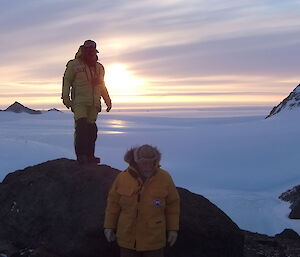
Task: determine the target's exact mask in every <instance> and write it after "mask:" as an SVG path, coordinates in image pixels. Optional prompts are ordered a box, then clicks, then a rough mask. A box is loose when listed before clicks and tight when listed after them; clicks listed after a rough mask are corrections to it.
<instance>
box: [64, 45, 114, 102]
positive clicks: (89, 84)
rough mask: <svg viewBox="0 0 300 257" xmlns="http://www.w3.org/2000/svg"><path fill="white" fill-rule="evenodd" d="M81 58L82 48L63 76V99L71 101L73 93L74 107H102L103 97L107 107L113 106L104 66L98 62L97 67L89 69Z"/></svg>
mask: <svg viewBox="0 0 300 257" xmlns="http://www.w3.org/2000/svg"><path fill="white" fill-rule="evenodd" d="M80 57H81V47H80V48H79V50H78V52H77V54H76V56H75V59H73V60H70V61H69V62H68V63H67V67H66V70H65V73H64V76H63V87H62V99H69V98H70V91H71V99H72V105H76V104H84V105H89V106H92V105H94V106H98V107H100V98H101V96H102V97H103V99H104V101H105V103H106V104H107V105H111V100H110V97H109V94H108V91H107V89H106V86H105V83H104V73H105V71H104V67H103V65H102V64H101V63H99V62H97V63H96V66H95V67H89V66H88V65H87V64H85V63H84V62H83V61H82V60H81V58H80Z"/></svg>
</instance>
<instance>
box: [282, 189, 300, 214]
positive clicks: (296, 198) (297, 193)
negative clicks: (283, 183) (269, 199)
mask: <svg viewBox="0 0 300 257" xmlns="http://www.w3.org/2000/svg"><path fill="white" fill-rule="evenodd" d="M279 199H281V200H283V201H286V202H290V203H291V206H290V209H291V212H290V214H289V218H290V219H300V185H299V186H295V187H293V188H292V189H289V190H287V191H286V192H284V193H282V194H281V195H280V196H279Z"/></svg>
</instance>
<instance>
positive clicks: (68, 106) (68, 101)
mask: <svg viewBox="0 0 300 257" xmlns="http://www.w3.org/2000/svg"><path fill="white" fill-rule="evenodd" d="M63 104H64V105H65V106H66V107H67V108H68V109H69V108H70V107H71V106H72V101H71V100H70V98H63Z"/></svg>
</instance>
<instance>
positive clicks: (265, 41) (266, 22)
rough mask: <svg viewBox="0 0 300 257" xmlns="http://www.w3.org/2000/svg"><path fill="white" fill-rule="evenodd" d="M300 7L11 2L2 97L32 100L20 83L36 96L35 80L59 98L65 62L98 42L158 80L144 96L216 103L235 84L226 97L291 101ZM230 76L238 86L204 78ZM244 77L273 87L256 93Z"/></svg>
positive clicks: (255, 2) (1, 64)
mask: <svg viewBox="0 0 300 257" xmlns="http://www.w3.org/2000/svg"><path fill="white" fill-rule="evenodd" d="M299 7H300V1H292V0H288V1H279V0H240V1H221V0H211V1H204V0H186V1H183V0H176V1H175V0H172V1H171V0H165V1H161V0H151V1H150V0H143V1H125V0H116V1H109V0H104V1H89V2H87V1H83V0H74V1H62V0H39V1H38V0H30V1H21V0H18V1H11V2H9V1H7V2H4V3H2V4H1V9H2V10H5V11H3V12H2V15H1V16H0V24H1V25H0V33H1V35H4V36H2V37H1V38H0V51H1V58H0V90H1V91H2V92H3V91H4V92H6V86H5V85H6V83H7V82H8V83H12V84H13V83H15V84H14V86H12V88H13V89H14V90H20V92H22V90H23V92H24V94H25V90H26V89H24V88H23V87H22V86H21V84H20V83H17V82H21V81H23V82H25V84H26V83H27V86H28V87H29V88H30V86H29V85H31V84H30V83H31V81H32V80H35V81H41V83H42V84H43V81H45V83H44V85H47V84H46V81H50V82H51V85H49V92H50V93H49V94H52V90H53V89H54V88H55V87H56V88H57V90H58V91H59V90H60V83H61V77H62V74H63V71H64V68H65V64H66V62H67V61H68V60H69V59H72V58H73V56H74V54H75V52H76V51H77V49H78V47H79V45H80V44H82V42H83V41H84V40H85V39H87V38H91V39H94V40H96V41H97V42H98V44H99V49H100V59H101V60H102V61H103V63H104V64H105V65H109V64H112V63H125V64H127V65H128V67H130V69H131V70H132V71H133V72H134V74H136V76H139V77H143V78H146V79H148V81H150V82H151V81H152V83H149V85H148V86H149V87H148V89H147V90H148V91H147V92H145V94H150V95H151V94H155V95H156V94H157V93H158V92H157V91H156V90H157V88H158V87H160V88H161V90H162V91H163V92H162V94H167V93H166V90H168V88H169V90H170V94H182V92H179V93H178V92H177V91H176V90H175V91H174V90H173V88H175V89H178V88H179V87H180V86H184V85H188V86H189V88H190V90H195V88H196V87H198V90H197V92H194V91H190V92H186V94H194V93H196V94H201V90H203V88H204V87H205V86H209V87H210V90H211V91H209V92H202V94H218V92H216V91H218V90H222V88H223V89H224V88H226V87H225V86H224V85H231V87H229V86H227V90H228V92H227V93H226V94H234V93H235V92H240V91H244V92H249V93H251V92H252V94H254V95H255V94H261V92H266V93H267V92H269V93H270V94H272V92H274V93H273V94H280V93H282V94H284V93H287V92H288V91H289V90H290V89H291V88H293V87H294V86H296V85H295V84H294V79H296V78H297V76H298V73H299V68H298V67H299V61H298V59H299V58H298V56H299V54H300V50H299V49H300V48H299V43H300V33H299V32H300V29H299V28H300V17H299V15H298V10H299ZM222 76H223V77H224V76H231V77H232V79H231V81H230V80H226V79H224V80H223V81H222V80H220V79H216V81H215V82H216V83H214V82H207V81H206V82H205V79H203V78H205V77H215V78H221V77H222ZM241 77H243V78H248V79H249V80H250V81H251V78H256V77H264V78H268V80H264V81H263V80H260V81H259V83H257V85H255V83H251V82H249V83H246V82H245V81H244V79H241ZM189 78H197V79H195V80H194V81H189ZM170 79H173V80H174V81H172V82H170ZM154 81H156V82H154ZM282 81H288V82H282ZM263 83H264V84H263ZM55 85H56V86H55ZM191 85H193V86H194V88H193V89H191ZM108 86H109V85H108ZM151 86H153V87H152V91H151ZM261 87H263V89H261ZM46 88H47V87H43V90H46ZM266 88H267V89H266ZM279 89H280V90H279ZM1 91H0V92H1ZM41 93H42V94H43V93H46V92H44V91H42V92H41ZM220 93H221V94H222V93H224V91H220ZM57 101H60V100H59V99H58V100H57Z"/></svg>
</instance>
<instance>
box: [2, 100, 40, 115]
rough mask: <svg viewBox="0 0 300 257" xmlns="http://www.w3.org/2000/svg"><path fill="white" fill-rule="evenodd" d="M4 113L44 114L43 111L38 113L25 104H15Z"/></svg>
mask: <svg viewBox="0 0 300 257" xmlns="http://www.w3.org/2000/svg"><path fill="white" fill-rule="evenodd" d="M4 111H5V112H15V113H20V112H26V113H29V114H42V112H41V111H36V110H33V109H30V108H28V107H26V106H24V105H23V104H20V103H19V102H14V103H13V104H12V105H10V106H9V107H7V108H6V109H5V110H4Z"/></svg>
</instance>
